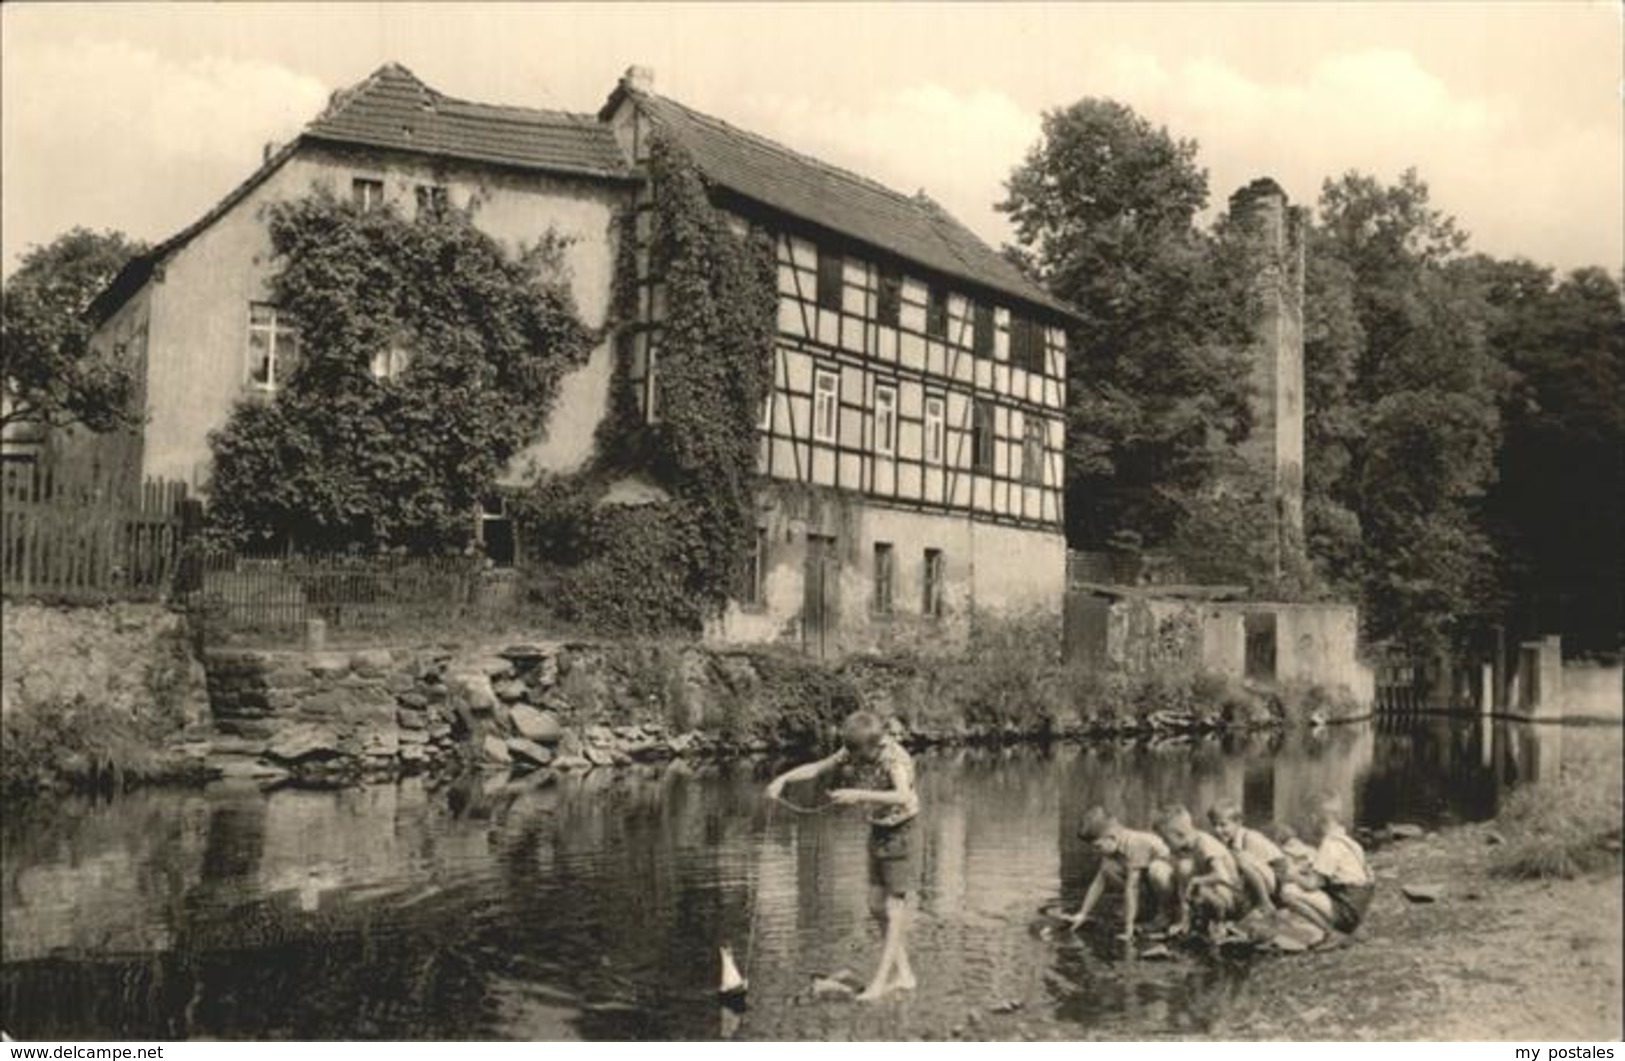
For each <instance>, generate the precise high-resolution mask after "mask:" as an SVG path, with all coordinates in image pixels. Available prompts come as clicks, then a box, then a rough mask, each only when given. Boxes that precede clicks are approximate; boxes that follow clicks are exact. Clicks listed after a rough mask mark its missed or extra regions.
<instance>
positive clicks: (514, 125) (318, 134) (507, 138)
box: [85, 63, 632, 323]
mask: <svg viewBox="0 0 1625 1061" xmlns="http://www.w3.org/2000/svg"><path fill="white" fill-rule="evenodd" d="M311 139H314V140H322V141H326V142H330V143H333V142H337V143H348V144H359V145H363V146H368V147H381V148H396V149H400V150H405V151H418V152H423V153H426V154H432V155H441V156H445V157H449V158H462V159H468V160H470V161H475V162H488V163H493V164H497V165H504V166H517V167H521V168H524V169H536V170H545V171H548V172H552V173H564V174H574V175H580V176H586V177H596V178H600V179H604V178H622V179H629V178H631V176H632V173H631V170H630V169H629V168H628V166H627V162H626V159H625V158H624V156H623V155H622V154H621V150H620V147H619V146H618V145H617V144H616V142H615V136H614V134H613V133H612V132H611V131H610V129H609V127H608V126H606V125H604V124H603V123H602V122H600V121H598V119H597V118H595V117H594V116H593V115H590V114H567V113H565V112H562V111H544V110H532V109H530V108H527V107H502V106H496V105H492V104H485V103H465V102H463V101H462V100H456V99H452V98H451V97H450V96H444V95H441V94H440V93H438V92H436V91H435V90H434V89H432V88H430V87H428V86H427V85H425V84H424V83H423V82H422V81H419V80H418V79H417V76H416V75H414V74H413V73H412V72H411V71H410V70H408V69H406V67H404V66H401V65H400V64H398V63H389V64H386V65H385V66H382V67H379V68H378V70H376V71H374V72H373V74H372V76H370V77H368V78H367V79H366V80H364V81H362V82H360V83H359V84H356V85H353V86H351V87H350V88H347V89H344V90H342V91H340V92H337V93H334V95H333V99H332V101H331V102H330V103H329V104H328V106H327V109H326V110H325V111H323V112H322V113H321V114H320V115H318V116H317V117H316V119H315V120H314V121H312V122H311V123H310V124H309V125H307V126H305V129H304V131H303V132H302V133H301V134H300V135H299V136H298V137H296V138H294V139H293V140H290V141H289V142H288V143H286V144H284V145H282V147H281V148H280V149H279V150H277V151H276V152H274V153H273V154H271V155H270V156H269V157H268V158H267V159H266V160H265V162H264V163H263V164H262V165H261V166H260V167H259V169H257V170H255V171H254V172H253V173H251V174H249V176H248V178H247V179H246V180H244V181H243V182H242V183H241V184H239V185H238V186H237V187H235V188H233V189H232V190H231V191H230V192H228V193H227V194H226V196H225V198H223V199H221V200H220V202H218V203H216V204H215V205H214V206H213V207H212V208H211V209H210V210H209V211H208V212H207V213H206V214H204V215H203V216H202V217H200V218H198V219H197V220H196V221H194V222H192V223H191V224H190V225H187V226H186V227H185V228H183V229H181V230H180V231H179V232H177V233H175V234H174V235H173V236H171V237H169V238H168V239H166V240H164V241H163V242H162V243H160V244H158V245H157V246H155V247H153V248H152V249H151V250H149V251H147V252H146V253H145V254H143V255H140V256H139V257H137V258H134V259H132V260H131V261H130V262H129V263H128V264H127V265H125V267H124V268H123V269H122V270H121V271H120V272H119V274H118V275H117V276H116V277H114V278H113V281H112V283H110V284H108V286H107V287H106V288H104V289H103V290H102V292H101V293H100V294H98V295H97V296H96V298H95V299H94V300H92V301H91V303H90V306H89V307H88V308H87V309H86V310H85V315H86V317H87V318H89V319H90V320H92V321H94V322H96V323H100V322H102V321H104V320H106V319H107V318H108V317H110V316H112V315H113V314H114V313H115V312H117V311H118V309H119V307H120V306H122V305H123V304H124V303H125V302H126V301H127V300H128V299H129V298H130V297H131V296H132V295H134V294H135V293H136V292H137V291H139V290H140V289H141V286H142V285H143V284H145V283H146V282H147V280H148V279H149V278H151V276H152V274H153V271H154V269H156V268H157V266H158V265H159V263H161V262H162V261H163V260H164V259H166V258H167V257H169V255H170V254H172V253H173V252H175V251H177V250H179V249H180V248H182V247H184V246H185V245H186V244H187V243H189V242H191V240H192V237H194V236H196V235H197V234H198V233H199V232H202V231H203V230H204V229H206V228H208V227H209V226H210V225H212V224H214V222H215V221H216V220H218V219H219V218H220V217H221V215H223V214H225V213H226V211H228V210H230V209H231V208H232V207H234V206H236V205H237V204H238V203H239V202H241V201H242V199H243V198H244V197H245V196H247V195H248V193H249V192H251V191H253V190H254V189H255V188H257V187H259V185H260V184H262V183H264V181H265V179H266V178H267V177H269V176H270V175H271V174H273V173H275V172H276V171H277V170H278V169H280V168H281V166H282V164H283V163H284V162H286V161H287V160H288V159H289V158H291V157H292V155H293V153H294V151H295V150H296V149H297V148H298V147H299V145H300V144H301V143H302V142H304V141H306V140H311Z"/></svg>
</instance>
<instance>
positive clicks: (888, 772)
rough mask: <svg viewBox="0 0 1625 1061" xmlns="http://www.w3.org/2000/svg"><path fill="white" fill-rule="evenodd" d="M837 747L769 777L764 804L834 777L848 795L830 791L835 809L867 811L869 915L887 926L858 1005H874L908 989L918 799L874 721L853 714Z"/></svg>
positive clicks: (907, 760)
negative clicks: (787, 790)
mask: <svg viewBox="0 0 1625 1061" xmlns="http://www.w3.org/2000/svg"><path fill="white" fill-rule="evenodd" d="M841 738H842V746H841V748H840V750H839V751H837V752H836V753H835V754H834V755H831V756H828V757H827V758H824V759H820V760H818V761H817V762H813V763H807V764H805V765H803V766H798V767H796V768H795V769H793V770H788V771H786V772H785V773H782V774H780V775H779V776H778V777H775V778H774V779H773V780H772V781H771V782H770V783H769V784H768V786H767V797H768V798H769V799H778V798H779V796H780V794H781V793H782V792H783V791H784V786H785V785H787V784H790V783H792V782H798V781H811V780H813V779H814V778H817V777H822V776H823V775H825V774H828V773H834V774H836V776H837V777H838V778H839V779H840V782H841V784H843V785H845V786H846V787H843V788H837V789H835V790H834V791H832V792H831V793H830V794H829V796H830V801H831V802H833V803H835V804H836V805H838V806H852V805H855V804H860V803H861V804H867V805H869V806H870V807H872V808H873V809H872V810H871V811H870V812H869V910H870V912H871V913H873V914H874V915H875V917H877V918H879V919H880V920H881V922H882V923H884V925H885V926H886V941H885V944H884V946H883V947H882V949H881V952H880V966H879V968H877V969H876V970H875V975H874V978H873V979H872V980H870V981H869V986H868V987H867V988H865V989H864V990H863V992H862V993H861V994H859V995H858V998H860V999H862V1000H864V1001H872V1000H874V999H877V998H880V997H882V996H884V995H886V994H889V993H890V992H892V991H899V990H900V991H907V990H910V989H912V988H913V987H914V985H915V980H914V970H913V969H912V968H911V967H910V966H909V962H908V951H907V950H906V949H905V946H904V943H905V941H904V937H905V936H906V934H907V932H908V895H909V892H910V891H912V890H913V888H914V883H915V881H914V878H915V877H916V876H917V874H918V864H917V862H916V860H915V841H914V819H915V818H916V817H917V816H918V815H919V813H920V798H919V796H918V794H916V792H915V790H914V760H913V758H912V757H910V755H909V754H908V752H907V751H906V750H904V748H903V746H902V745H901V744H898V743H897V741H896V740H894V739H893V738H892V737H890V736H888V735H887V733H886V730H885V727H884V725H883V724H882V723H881V721H880V719H879V717H878V716H876V715H875V714H873V713H872V712H869V711H855V712H853V713H852V714H851V715H849V716H847V719H846V721H845V723H843V724H842V726H841Z"/></svg>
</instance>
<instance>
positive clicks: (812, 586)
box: [801, 534, 841, 659]
mask: <svg viewBox="0 0 1625 1061" xmlns="http://www.w3.org/2000/svg"><path fill="white" fill-rule="evenodd" d="M840 574H841V569H840V558H839V557H838V556H837V555H836V551H835V538H834V536H833V535H828V534H808V535H807V563H806V570H805V572H804V578H803V585H804V587H805V590H804V599H803V601H802V606H801V639H802V647H803V649H804V650H805V651H806V652H807V654H808V655H811V656H816V657H818V658H819V659H824V658H826V657H827V656H828V655H829V651H830V649H831V648H832V647H833V641H834V638H833V637H832V636H831V635H833V634H834V632H835V625H836V615H837V611H838V609H837V607H836V603H837V602H836V592H837V587H838V586H839V585H840Z"/></svg>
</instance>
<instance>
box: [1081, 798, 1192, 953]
mask: <svg viewBox="0 0 1625 1061" xmlns="http://www.w3.org/2000/svg"><path fill="white" fill-rule="evenodd" d="M1078 835H1079V836H1080V837H1082V838H1083V839H1084V840H1085V841H1087V842H1088V843H1089V845H1090V846H1091V847H1093V848H1094V849H1095V851H1096V852H1097V853H1099V854H1100V855H1101V856H1103V859H1104V860H1103V861H1102V862H1101V864H1100V871H1099V872H1098V873H1096V874H1095V879H1094V880H1093V881H1091V882H1090V884H1089V890H1088V891H1087V892H1085V893H1084V896H1083V905H1082V906H1080V907H1078V912H1077V913H1076V914H1073V915H1072V917H1070V918H1068V921H1069V922H1070V923H1071V925H1072V927H1073V928H1074V929H1076V928H1079V927H1081V926H1082V925H1083V923H1084V922H1085V921H1088V920H1089V915H1090V914H1092V913H1094V910H1095V907H1096V906H1097V905H1098V904H1099V903H1100V900H1101V899H1102V898H1103V897H1104V896H1105V894H1106V889H1107V888H1116V889H1120V890H1121V891H1122V893H1123V931H1122V932H1121V933H1120V934H1119V935H1118V937H1117V938H1118V939H1122V940H1130V939H1133V938H1134V923H1135V921H1136V920H1137V919H1138V918H1139V915H1140V902H1141V900H1142V899H1148V900H1151V901H1153V902H1158V903H1162V902H1166V901H1167V900H1169V899H1171V898H1173V894H1174V865H1173V857H1172V854H1171V853H1170V852H1169V850H1168V845H1167V844H1165V843H1163V841H1162V838H1161V837H1160V836H1158V835H1157V834H1156V833H1147V832H1141V831H1140V830H1138V829H1125V828H1124V827H1123V825H1122V823H1120V822H1119V821H1118V820H1117V819H1116V818H1114V817H1112V816H1111V815H1110V814H1107V813H1106V811H1105V808H1103V807H1091V808H1090V809H1089V811H1088V813H1086V814H1085V815H1084V816H1083V825H1082V826H1080V827H1079V828H1078Z"/></svg>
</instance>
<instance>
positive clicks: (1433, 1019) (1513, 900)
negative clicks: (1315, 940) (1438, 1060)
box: [1213, 826, 1625, 1042]
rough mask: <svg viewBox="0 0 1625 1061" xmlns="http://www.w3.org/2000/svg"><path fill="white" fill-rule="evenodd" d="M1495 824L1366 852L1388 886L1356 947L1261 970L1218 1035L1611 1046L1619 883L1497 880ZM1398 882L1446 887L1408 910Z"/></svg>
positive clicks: (1618, 986)
mask: <svg viewBox="0 0 1625 1061" xmlns="http://www.w3.org/2000/svg"><path fill="white" fill-rule="evenodd" d="M1493 832H1494V830H1493V827H1492V826H1467V827H1462V828H1457V829H1451V830H1448V831H1446V832H1443V833H1439V834H1436V835H1430V836H1426V837H1423V838H1421V839H1417V840H1409V841H1402V842H1400V843H1398V844H1396V845H1394V846H1392V847H1388V848H1386V849H1383V850H1380V851H1377V852H1375V853H1373V854H1372V856H1371V864H1372V868H1373V869H1374V870H1376V872H1377V875H1378V877H1379V879H1380V880H1381V882H1382V887H1380V888H1379V889H1378V892H1377V897H1376V899H1375V901H1374V902H1373V904H1372V909H1371V912H1370V915H1369V916H1368V918H1367V921H1366V927H1365V928H1364V929H1362V930H1361V933H1360V936H1359V938H1358V940H1357V942H1356V943H1355V944H1354V945H1353V946H1350V947H1347V948H1344V949H1342V950H1337V951H1330V952H1323V953H1317V954H1310V955H1303V956H1300V957H1298V958H1295V959H1292V960H1282V961H1276V962H1270V963H1266V964H1261V965H1260V966H1259V967H1258V968H1256V969H1254V971H1253V974H1252V977H1251V978H1250V983H1249V985H1248V986H1249V988H1250V990H1249V991H1248V995H1249V996H1250V997H1251V998H1253V999H1261V998H1262V999H1269V1000H1270V1001H1269V1005H1268V1006H1267V1007H1264V1006H1260V1005H1258V1004H1256V1003H1255V1004H1253V1005H1252V1006H1250V1007H1248V1008H1244V1009H1239V1010H1237V1011H1235V1012H1232V1013H1230V1014H1228V1015H1227V1017H1226V1018H1225V1019H1224V1020H1223V1021H1222V1023H1221V1026H1220V1027H1216V1028H1215V1029H1214V1030H1213V1031H1214V1037H1215V1038H1236V1039H1251V1038H1261V1039H1300V1038H1311V1039H1445V1040H1451V1039H1455V1040H1460V1039H1470V1040H1471V1039H1486V1040H1525V1041H1529V1042H1586V1041H1595V1040H1614V1039H1618V1038H1620V1035H1621V1021H1622V1014H1621V990H1622V975H1621V961H1622V959H1621V947H1622V943H1625V941H1622V938H1621V918H1622V909H1621V907H1622V899H1621V884H1622V881H1621V877H1620V873H1619V866H1618V865H1617V864H1616V865H1615V867H1614V870H1613V872H1611V873H1607V874H1603V875H1600V876H1593V877H1588V878H1584V879H1581V880H1574V881H1552V882H1536V881H1508V880H1503V879H1500V878H1496V877H1492V876H1490V874H1489V863H1490V858H1491V856H1492V854H1493V852H1494V850H1495V848H1494V847H1493V846H1492V843H1491V834H1492V833H1493ZM1403 884H1432V885H1439V886H1442V888H1443V895H1442V897H1441V899H1440V900H1439V901H1438V902H1436V903H1412V902H1410V901H1408V900H1407V899H1406V898H1405V897H1404V896H1403V894H1402V893H1401V890H1400V886H1401V885H1403Z"/></svg>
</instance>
